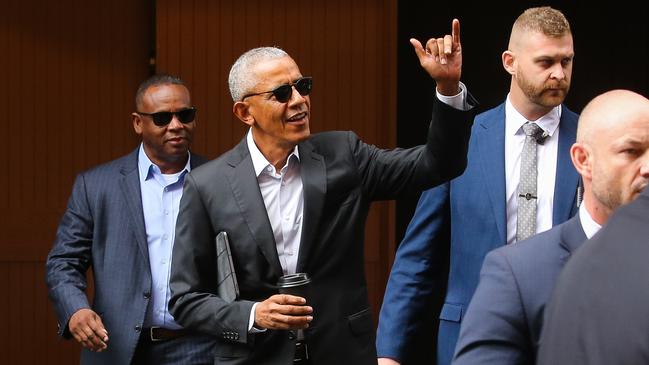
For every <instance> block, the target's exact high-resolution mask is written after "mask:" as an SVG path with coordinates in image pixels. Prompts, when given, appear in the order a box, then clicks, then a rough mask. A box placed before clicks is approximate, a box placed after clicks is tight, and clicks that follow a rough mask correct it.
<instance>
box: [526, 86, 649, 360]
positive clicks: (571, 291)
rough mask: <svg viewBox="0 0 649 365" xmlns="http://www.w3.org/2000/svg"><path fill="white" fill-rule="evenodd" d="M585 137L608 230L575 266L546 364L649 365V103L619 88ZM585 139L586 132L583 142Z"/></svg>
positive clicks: (547, 340)
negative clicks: (588, 143)
mask: <svg viewBox="0 0 649 365" xmlns="http://www.w3.org/2000/svg"><path fill="white" fill-rule="evenodd" d="M582 119H583V121H584V132H585V133H584V134H583V138H584V139H589V140H592V141H593V143H598V144H603V146H597V147H589V150H592V154H593V156H594V157H593V158H594V159H596V160H597V163H596V164H594V165H593V168H592V169H591V171H590V174H591V175H592V178H591V185H592V187H591V189H592V194H593V195H594V196H595V197H596V199H597V204H595V205H593V207H594V208H595V209H596V211H595V213H594V214H593V218H594V219H595V214H597V216H599V217H606V216H608V215H610V214H611V212H612V211H613V210H614V209H615V208H616V207H618V206H619V205H621V204H625V203H628V202H629V201H630V200H633V199H635V198H636V197H637V199H635V200H634V201H633V202H632V203H630V204H628V205H626V206H624V207H622V208H620V209H619V210H618V211H617V212H615V214H613V215H612V217H611V218H610V219H609V220H608V222H607V223H606V225H605V226H604V227H603V228H602V230H601V231H600V232H598V234H597V235H596V236H595V237H593V238H592V239H591V240H589V241H587V242H586V243H585V244H584V246H583V247H582V248H581V249H580V250H579V251H578V252H577V253H576V254H575V255H574V256H573V258H572V259H571V260H570V261H569V262H568V264H567V265H566V267H565V269H564V270H563V272H562V273H561V276H560V277H559V280H558V282H557V285H556V289H555V291H554V294H553V295H552V300H551V301H550V304H549V305H548V307H547V310H546V316H545V317H546V318H545V324H544V329H543V336H542V337H541V347H540V350H539V357H538V363H539V364H547V365H550V364H552V365H554V364H571V365H586V364H589V365H599V364H602V365H603V364H606V365H611V364H646V363H648V362H649V306H648V305H647V302H648V301H649V284H648V283H649V281H648V280H647V278H648V277H649V265H648V264H647V258H648V257H649V244H648V243H649V242H648V240H649V189H647V188H646V186H647V185H648V184H649V100H648V99H647V98H645V97H643V96H641V95H638V94H635V93H632V92H629V91H624V90H615V91H611V92H608V93H605V94H603V95H601V96H599V97H597V98H595V99H594V100H593V101H592V102H591V103H590V104H588V106H587V107H586V109H584V113H583V114H582V118H581V119H580V124H579V128H580V130H581V129H582V124H581V123H582V121H581V120H582ZM581 136H582V135H581V134H580V137H581Z"/></svg>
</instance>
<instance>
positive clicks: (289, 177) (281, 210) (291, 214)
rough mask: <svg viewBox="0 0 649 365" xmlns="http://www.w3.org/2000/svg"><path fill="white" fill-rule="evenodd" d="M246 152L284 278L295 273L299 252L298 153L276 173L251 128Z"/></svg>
mask: <svg viewBox="0 0 649 365" xmlns="http://www.w3.org/2000/svg"><path fill="white" fill-rule="evenodd" d="M246 141H247V142H248V150H249V151H250V157H251V158H252V165H253V166H254V168H255V176H257V182H258V183H259V190H260V191H261V196H262V198H263V199H264V205H265V206H266V213H267V214H268V219H269V220H270V225H271V227H272V229H273V236H274V237H275V245H276V247H277V255H278V256H279V262H280V264H281V265H282V271H283V272H284V275H287V274H295V268H296V267H297V257H298V253H299V252H300V236H301V234H302V213H303V211H304V194H303V191H302V177H301V175H300V153H299V151H298V148H297V146H295V149H294V150H293V152H291V154H290V155H289V156H288V158H287V159H286V164H285V165H284V167H282V169H281V170H280V171H279V172H277V170H276V169H275V166H273V164H271V163H270V162H268V160H266V157H264V155H263V154H262V153H261V151H259V148H257V145H256V144H255V142H254V140H253V138H252V129H250V130H249V131H248V135H247V136H246Z"/></svg>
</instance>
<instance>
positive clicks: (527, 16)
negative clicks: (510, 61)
mask: <svg viewBox="0 0 649 365" xmlns="http://www.w3.org/2000/svg"><path fill="white" fill-rule="evenodd" d="M517 31H532V32H539V33H543V34H544V35H546V36H548V37H554V38H558V37H563V36H564V35H567V34H572V32H571V31H570V23H568V19H566V17H565V16H564V15H563V13H562V12H561V11H559V10H557V9H553V8H551V7H549V6H541V7H538V8H529V9H527V10H525V11H524V12H523V14H521V15H519V16H518V18H517V19H516V21H515V22H514V25H513V26H512V34H514V32H517Z"/></svg>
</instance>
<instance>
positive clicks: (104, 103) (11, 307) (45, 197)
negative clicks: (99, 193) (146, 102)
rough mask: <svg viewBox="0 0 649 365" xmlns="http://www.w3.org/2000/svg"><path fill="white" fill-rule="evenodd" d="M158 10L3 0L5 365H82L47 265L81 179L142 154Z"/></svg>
mask: <svg viewBox="0 0 649 365" xmlns="http://www.w3.org/2000/svg"><path fill="white" fill-rule="evenodd" d="M152 9H153V8H152V3H151V2H149V1H139V2H134V1H130V0H112V1H84V0H59V1H45V0H2V2H1V5H0V54H1V56H0V70H1V71H2V73H1V76H0V128H1V130H2V132H1V134H2V142H1V143H0V166H2V170H3V171H2V173H0V212H2V213H0V214H1V217H2V219H0V293H2V294H1V295H0V313H2V314H3V317H4V319H3V325H2V326H0V364H73V363H76V362H78V351H79V350H78V346H77V345H76V344H75V343H73V342H70V341H65V342H64V341H60V340H59V339H58V336H57V335H56V320H55V317H54V311H53V310H52V308H51V306H50V303H49V300H48V299H47V289H46V287H45V282H44V278H45V267H44V260H45V257H46V255H47V252H48V251H49V249H50V247H51V245H52V241H53V239H54V234H55V230H56V227H57V225H58V222H59V219H60V217H61V215H62V213H63V211H64V209H65V206H66V202H67V198H68V196H69V194H70V190H71V187H72V183H73V181H74V180H73V179H74V176H75V175H76V173H78V172H79V171H81V170H83V169H86V168H88V167H90V166H93V165H96V164H98V163H101V162H104V161H108V160H110V159H113V158H115V157H117V156H120V155H122V154H124V153H126V152H127V151H130V150H131V149H133V148H134V147H135V146H136V145H137V139H136V138H135V137H134V133H133V129H132V127H131V122H130V112H131V111H132V110H133V94H134V90H135V89H136V88H137V84H138V83H139V82H140V80H142V79H144V78H145V77H146V76H147V74H148V57H149V50H150V48H151V44H152V42H153V37H152V31H151V30H152V24H153V23H152V22H153V19H152V16H151V15H152Z"/></svg>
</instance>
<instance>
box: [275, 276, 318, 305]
mask: <svg viewBox="0 0 649 365" xmlns="http://www.w3.org/2000/svg"><path fill="white" fill-rule="evenodd" d="M310 282H311V279H309V275H307V274H306V273H296V274H289V275H284V276H281V277H280V278H279V280H278V281H277V289H279V293H280V294H288V295H295V296H298V297H302V298H304V299H306V300H307V302H308V301H309V283H310Z"/></svg>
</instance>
